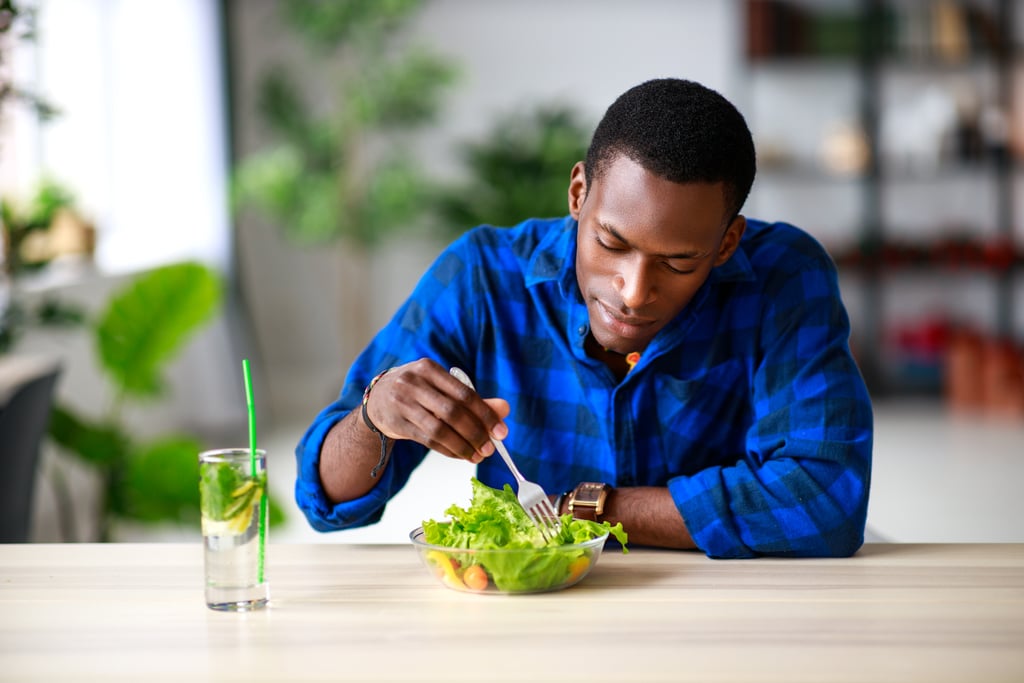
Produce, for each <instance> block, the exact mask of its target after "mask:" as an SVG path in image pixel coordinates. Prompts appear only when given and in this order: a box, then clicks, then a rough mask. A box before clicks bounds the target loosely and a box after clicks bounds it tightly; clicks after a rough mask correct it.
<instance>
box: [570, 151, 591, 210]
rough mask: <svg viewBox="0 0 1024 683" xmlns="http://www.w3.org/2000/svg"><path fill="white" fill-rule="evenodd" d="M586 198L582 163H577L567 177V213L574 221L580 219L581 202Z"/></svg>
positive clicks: (585, 182)
mask: <svg viewBox="0 0 1024 683" xmlns="http://www.w3.org/2000/svg"><path fill="white" fill-rule="evenodd" d="M586 198H587V174H586V172H585V171H584V170H583V162H582V161H577V162H576V165H575V166H573V167H572V173H571V174H570V175H569V213H570V214H571V215H572V217H573V218H575V219H576V220H579V219H580V211H581V210H582V209H583V200H585V199H586Z"/></svg>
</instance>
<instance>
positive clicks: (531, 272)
mask: <svg viewBox="0 0 1024 683" xmlns="http://www.w3.org/2000/svg"><path fill="white" fill-rule="evenodd" d="M576 227H577V223H576V219H575V218H573V217H572V216H566V217H565V218H564V219H562V220H561V221H560V222H554V223H552V224H551V229H550V230H549V231H548V232H547V234H546V235H544V237H543V238H542V239H541V241H540V243H539V244H538V245H537V248H536V249H534V250H533V253H532V254H531V255H530V259H529V262H528V263H527V266H526V286H527V287H532V286H534V285H536V284H540V283H542V282H551V281H555V282H558V286H559V289H561V291H562V295H563V296H565V297H566V298H569V297H570V295H573V294H575V293H576V292H577V284H576Z"/></svg>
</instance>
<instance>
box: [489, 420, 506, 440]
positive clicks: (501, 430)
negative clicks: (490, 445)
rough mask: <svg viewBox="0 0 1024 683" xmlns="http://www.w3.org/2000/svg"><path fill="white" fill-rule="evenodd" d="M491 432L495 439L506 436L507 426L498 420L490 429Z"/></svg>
mask: <svg viewBox="0 0 1024 683" xmlns="http://www.w3.org/2000/svg"><path fill="white" fill-rule="evenodd" d="M491 434H492V435H493V436H494V438H495V439H504V438H505V437H506V436H508V427H506V426H505V423H504V422H499V423H498V424H496V425H494V430H493V431H491Z"/></svg>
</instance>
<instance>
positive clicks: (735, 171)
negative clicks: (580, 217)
mask: <svg viewBox="0 0 1024 683" xmlns="http://www.w3.org/2000/svg"><path fill="white" fill-rule="evenodd" d="M620 155H625V156H627V157H629V158H630V159H632V160H633V161H635V162H637V163H638V164H640V165H641V166H643V167H644V168H645V169H647V170H648V171H649V172H651V173H653V174H655V175H657V176H659V177H661V178H665V179H666V180H670V181H672V182H676V183H696V182H707V183H717V182H722V183H724V185H725V200H726V209H727V210H728V212H729V216H728V220H729V221H730V222H731V221H732V219H733V218H735V217H736V216H737V215H738V214H739V212H740V209H741V208H742V207H743V203H744V202H745V201H746V200H747V195H748V194H750V187H751V185H753V183H754V173H755V169H756V166H757V161H756V158H755V154H754V141H753V139H752V138H751V135H750V129H749V128H747V122H746V121H745V120H744V118H743V115H742V114H740V112H739V110H738V109H736V107H735V106H733V104H732V103H731V102H729V100H727V99H725V98H724V97H723V96H722V95H720V94H719V93H717V92H715V91H714V90H711V89H710V88H707V87H705V86H703V85H701V84H700V83H695V82H693V81H687V80H683V79H679V78H661V79H655V80H650V81H647V82H645V83H641V84H640V85H637V86H634V87H632V88H630V89H629V90H627V91H626V92H625V93H623V94H622V95H620V96H619V98H618V99H617V100H615V102H613V103H612V105H611V106H610V107H608V111H607V112H605V115H604V117H603V118H602V119H601V121H600V123H598V124H597V129H596V130H595V131H594V137H593V139H592V140H591V142H590V147H589V149H588V150H587V158H586V163H585V167H584V172H585V177H586V181H587V187H590V184H591V183H593V182H594V181H595V180H598V179H600V178H601V176H602V175H603V174H604V172H605V170H607V168H608V166H609V165H610V164H611V163H612V162H613V161H614V160H615V159H616V157H618V156H620Z"/></svg>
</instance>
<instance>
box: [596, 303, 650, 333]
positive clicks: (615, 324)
mask: <svg viewBox="0 0 1024 683" xmlns="http://www.w3.org/2000/svg"><path fill="white" fill-rule="evenodd" d="M597 310H598V312H599V313H600V314H601V318H602V319H603V322H604V323H605V326H606V327H608V328H609V329H610V330H611V331H612V332H614V333H615V334H616V335H618V336H621V337H639V336H643V335H644V334H646V332H647V328H649V327H650V326H651V325H653V324H654V323H656V322H657V321H656V320H652V319H651V318H639V317H637V316H630V315H623V314H622V313H620V312H619V311H617V310H615V309H614V308H612V307H611V306H608V305H607V304H606V303H604V302H603V301H601V300H597Z"/></svg>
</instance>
